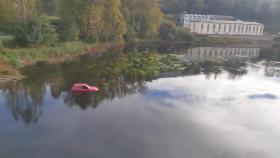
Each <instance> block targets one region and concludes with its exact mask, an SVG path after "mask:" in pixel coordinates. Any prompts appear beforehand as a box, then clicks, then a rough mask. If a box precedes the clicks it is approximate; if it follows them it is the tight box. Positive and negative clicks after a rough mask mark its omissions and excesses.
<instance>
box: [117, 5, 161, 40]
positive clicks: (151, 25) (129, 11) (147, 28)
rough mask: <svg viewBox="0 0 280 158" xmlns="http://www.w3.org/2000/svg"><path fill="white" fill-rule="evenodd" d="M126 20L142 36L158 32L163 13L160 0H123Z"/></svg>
mask: <svg viewBox="0 0 280 158" xmlns="http://www.w3.org/2000/svg"><path fill="white" fill-rule="evenodd" d="M122 2H123V12H124V15H125V19H126V22H127V24H128V26H129V27H130V29H132V30H133V31H134V32H135V33H136V34H137V35H138V37H140V38H146V37H151V36H154V35H157V34H158V30H159V27H160V24H161V22H162V20H163V13H162V12H161V10H160V6H159V3H158V0H122Z"/></svg>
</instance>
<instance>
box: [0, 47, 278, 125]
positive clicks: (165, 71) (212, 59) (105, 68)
mask: <svg viewBox="0 0 280 158" xmlns="http://www.w3.org/2000/svg"><path fill="white" fill-rule="evenodd" d="M276 52H277V51H276V50H270V49H268V50H267V49H264V50H261V51H260V49H259V48H216V47H199V48H191V49H190V48H184V47H180V49H179V48H176V47H175V48H164V47H158V48H150V47H136V48H135V47H127V48H125V49H124V50H121V51H120V50H116V51H113V52H110V53H109V52H108V53H104V54H94V55H85V56H81V57H79V58H78V59H77V60H73V61H69V62H66V63H62V64H52V65H49V64H46V65H35V66H28V67H25V68H23V69H22V70H21V71H22V73H23V74H24V75H25V76H26V78H25V79H24V80H22V81H21V82H19V83H16V84H8V85H5V86H4V87H2V93H3V95H4V97H5V100H6V103H7V105H8V107H9V109H10V111H11V113H12V115H13V117H14V118H15V119H16V120H22V121H23V122H25V123H26V124H30V123H36V122H37V121H38V119H39V117H40V116H41V115H42V109H43V107H42V106H43V103H44V99H45V97H46V95H47V94H46V93H47V90H46V89H48V87H49V88H50V94H51V96H52V98H53V99H63V101H64V103H65V104H66V105H68V106H69V107H73V106H78V107H80V108H81V109H87V108H96V107H98V105H100V103H102V102H103V101H106V100H113V99H114V98H121V97H124V96H126V95H129V94H133V93H142V92H145V90H146V86H145V85H146V83H147V82H149V81H152V80H154V79H157V78H165V77H176V76H187V75H198V74H203V75H205V76H206V77H210V76H212V75H213V76H215V77H218V76H219V74H221V73H222V72H227V73H228V74H229V79H237V78H239V77H241V76H243V75H246V73H247V66H248V62H250V63H255V64H256V63H259V62H260V61H270V60H274V61H275V60H276V61H279V59H280V56H279V54H278V53H276ZM267 63H268V62H266V64H267ZM266 64H264V65H265V66H267V67H268V69H269V68H270V66H269V65H266ZM278 72H279V71H269V72H267V75H268V76H271V75H274V73H278ZM76 82H84V83H88V84H94V85H96V86H98V87H99V88H100V92H98V93H94V94H85V95H72V94H71V93H70V92H69V90H70V88H71V86H72V84H73V83H76Z"/></svg>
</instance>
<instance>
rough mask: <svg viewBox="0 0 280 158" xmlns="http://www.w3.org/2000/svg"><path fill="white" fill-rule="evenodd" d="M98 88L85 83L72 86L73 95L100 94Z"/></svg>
mask: <svg viewBox="0 0 280 158" xmlns="http://www.w3.org/2000/svg"><path fill="white" fill-rule="evenodd" d="M98 90H99V89H98V88H97V87H94V86H90V85H87V84H84V83H76V84H74V85H73V86H72V89H71V92H72V93H92V92H98Z"/></svg>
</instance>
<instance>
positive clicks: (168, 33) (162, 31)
mask: <svg viewBox="0 0 280 158" xmlns="http://www.w3.org/2000/svg"><path fill="white" fill-rule="evenodd" d="M175 36H176V25H175V23H173V22H171V21H164V22H163V23H162V24H161V26H160V28H159V37H160V38H161V39H162V40H166V41H171V40H175V38H176V37H175Z"/></svg>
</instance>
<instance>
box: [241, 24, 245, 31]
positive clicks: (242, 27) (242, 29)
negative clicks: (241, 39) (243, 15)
mask: <svg viewBox="0 0 280 158" xmlns="http://www.w3.org/2000/svg"><path fill="white" fill-rule="evenodd" d="M243 31H244V25H242V26H241V32H242V33H243Z"/></svg>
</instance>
